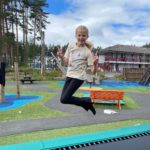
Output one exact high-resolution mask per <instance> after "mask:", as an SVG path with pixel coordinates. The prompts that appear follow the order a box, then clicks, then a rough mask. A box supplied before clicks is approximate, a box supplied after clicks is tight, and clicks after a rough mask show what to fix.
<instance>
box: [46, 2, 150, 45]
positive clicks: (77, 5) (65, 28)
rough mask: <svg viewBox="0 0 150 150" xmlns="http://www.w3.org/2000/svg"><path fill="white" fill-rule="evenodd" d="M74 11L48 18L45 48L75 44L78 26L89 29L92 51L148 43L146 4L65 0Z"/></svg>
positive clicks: (149, 26)
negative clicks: (53, 45)
mask: <svg viewBox="0 0 150 150" xmlns="http://www.w3.org/2000/svg"><path fill="white" fill-rule="evenodd" d="M67 2H69V3H70V4H71V5H72V6H73V7H72V8H74V9H72V10H70V9H68V10H65V11H64V12H61V14H57V15H54V14H50V15H49V18H48V19H49V21H50V22H51V24H49V25H48V26H47V29H46V39H45V40H46V44H48V45H49V44H60V45H65V44H67V43H68V42H71V41H74V40H75V35H74V31H75V28H76V27H77V26H78V25H79V24H84V25H86V26H87V27H88V28H89V32H90V37H89V39H90V40H91V41H92V42H93V43H94V45H95V47H97V46H101V47H103V48H105V47H108V46H111V45H115V44H128V45H137V46H142V45H144V44H145V43H150V40H149V33H150V20H149V15H150V3H149V0H142V1H141V0H135V1H134V2H131V0H109V1H105V0H67Z"/></svg>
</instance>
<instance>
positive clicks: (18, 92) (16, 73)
mask: <svg viewBox="0 0 150 150" xmlns="http://www.w3.org/2000/svg"><path fill="white" fill-rule="evenodd" d="M14 66H15V78H16V85H17V97H18V98H19V97H20V86H19V71H18V63H17V62H15V63H14Z"/></svg>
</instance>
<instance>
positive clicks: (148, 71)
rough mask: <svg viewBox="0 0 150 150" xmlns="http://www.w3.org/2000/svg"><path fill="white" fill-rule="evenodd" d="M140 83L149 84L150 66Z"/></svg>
mask: <svg viewBox="0 0 150 150" xmlns="http://www.w3.org/2000/svg"><path fill="white" fill-rule="evenodd" d="M139 83H140V84H142V85H148V84H149V83H150V68H148V69H147V71H146V72H145V74H144V75H143V76H142V78H141V80H140V81H139Z"/></svg>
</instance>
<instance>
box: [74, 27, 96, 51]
mask: <svg viewBox="0 0 150 150" xmlns="http://www.w3.org/2000/svg"><path fill="white" fill-rule="evenodd" d="M77 32H85V33H86V34H87V37H88V36H89V30H88V28H87V27H86V26H84V25H79V26H78V27H77V28H76V30H75V33H76V34H77ZM85 45H86V46H87V47H88V48H89V49H90V50H92V48H93V44H92V43H91V42H89V41H86V42H85Z"/></svg>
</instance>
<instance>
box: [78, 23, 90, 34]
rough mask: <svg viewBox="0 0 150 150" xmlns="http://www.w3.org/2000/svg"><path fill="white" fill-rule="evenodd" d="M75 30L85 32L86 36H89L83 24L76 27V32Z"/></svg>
mask: <svg viewBox="0 0 150 150" xmlns="http://www.w3.org/2000/svg"><path fill="white" fill-rule="evenodd" d="M77 32H85V33H86V34H87V36H89V30H88V28H87V27H86V26H84V25H79V26H78V27H77V28H76V34H77Z"/></svg>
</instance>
